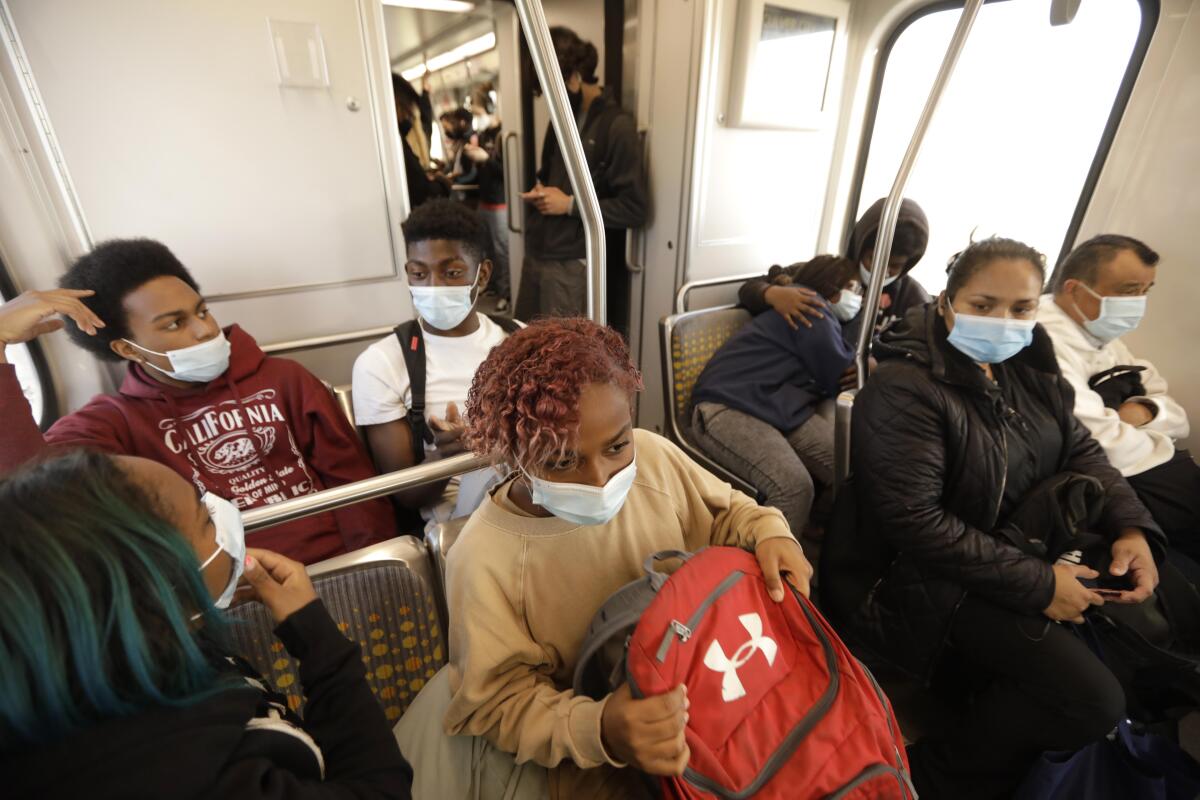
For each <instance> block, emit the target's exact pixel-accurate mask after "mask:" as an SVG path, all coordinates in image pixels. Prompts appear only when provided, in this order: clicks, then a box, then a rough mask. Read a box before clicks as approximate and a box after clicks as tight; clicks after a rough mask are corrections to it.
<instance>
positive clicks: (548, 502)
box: [525, 457, 637, 525]
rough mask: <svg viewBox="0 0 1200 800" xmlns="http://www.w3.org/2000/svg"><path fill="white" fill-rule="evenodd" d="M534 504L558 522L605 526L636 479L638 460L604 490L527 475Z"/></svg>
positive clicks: (610, 479)
mask: <svg viewBox="0 0 1200 800" xmlns="http://www.w3.org/2000/svg"><path fill="white" fill-rule="evenodd" d="M525 475H526V477H527V478H528V479H529V488H530V490H531V495H532V497H533V502H535V503H537V504H538V505H539V506H541V507H542V508H544V509H546V510H547V511H549V512H550V513H551V514H553V515H554V516H556V517H558V518H559V519H565V520H566V521H567V522H574V523H575V524H576V525H603V524H604V523H606V522H608V521H609V520H610V519H612V518H613V517H615V516H616V515H617V512H618V511H620V510H621V506H623V505H625V498H626V497H628V496H629V490H630V489H631V488H633V479H634V478H636V477H637V458H636V457H635V458H634V460H633V461H630V462H629V466H627V467H625V468H624V469H622V470H621V471H620V472H618V473H617V474H616V475H613V476H612V477H611V478H609V479H608V483H606V484H604V485H603V486H587V485H585V484H582V483H555V482H554V481H547V480H543V479H542V478H539V477H537V476H536V475H530V474H529V473H525Z"/></svg>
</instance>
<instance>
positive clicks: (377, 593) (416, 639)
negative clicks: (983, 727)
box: [229, 561, 446, 722]
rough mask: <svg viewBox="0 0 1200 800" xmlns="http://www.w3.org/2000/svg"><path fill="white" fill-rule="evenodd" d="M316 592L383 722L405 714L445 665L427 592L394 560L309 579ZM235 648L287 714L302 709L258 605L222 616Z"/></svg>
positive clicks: (293, 670) (286, 659) (290, 668)
mask: <svg viewBox="0 0 1200 800" xmlns="http://www.w3.org/2000/svg"><path fill="white" fill-rule="evenodd" d="M313 586H314V587H315V588H316V590H317V595H318V596H320V598H321V599H322V600H324V601H325V607H326V608H327V609H328V610H329V613H330V615H331V616H332V617H333V619H334V621H335V622H336V623H337V624H338V628H340V629H341V631H342V633H344V634H345V635H346V637H347V638H349V639H350V640H351V641H355V642H358V644H359V646H360V647H361V648H362V651H363V661H364V662H365V663H366V666H367V683H369V684H370V686H371V691H373V692H374V693H375V697H376V699H377V700H379V703H380V705H381V706H383V710H384V713H385V714H387V718H388V719H389V720H392V721H393V722H394V721H396V720H398V719H400V715H401V714H403V713H404V709H406V708H408V704H409V703H411V702H412V700H413V698H414V697H416V696H417V692H418V691H420V690H421V687H423V686H424V685H425V682H426V681H428V680H429V679H430V678H432V677H433V675H434V673H435V672H437V670H438V669H439V668H440V667H441V666H442V665H443V664H445V663H446V643H445V642H444V641H443V640H442V630H441V625H440V624H439V623H440V620H439V619H438V612H437V607H436V604H435V601H434V597H433V594H432V592H431V591H430V589H429V587H428V586H426V585H425V582H424V581H423V580H422V579H421V578H420V576H418V575H417V574H416V573H415V572H413V571H412V570H410V569H409V568H408V567H407V566H406V565H405V564H404V563H403V562H400V561H371V562H367V563H364V564H358V565H355V566H352V567H347V568H345V569H340V570H336V571H334V572H330V573H328V574H326V575H322V576H320V577H316V578H314V579H313ZM229 615H230V617H231V622H232V625H231V628H232V634H233V639H234V644H235V647H234V650H235V652H237V653H238V654H239V655H241V656H242V657H243V658H245V659H246V660H247V661H249V662H250V663H251V664H252V665H253V666H254V668H255V669H257V670H258V671H259V672H260V673H261V674H262V675H263V676H264V677H265V678H266V679H267V681H268V682H269V683H270V684H271V685H272V686H273V687H274V688H275V689H276V690H277V691H279V692H280V693H282V694H286V695H287V697H288V704H289V705H290V706H291V707H292V708H293V709H299V708H300V707H301V706H302V705H303V696H302V694H301V691H300V680H299V672H298V670H297V664H296V662H295V661H294V660H293V659H292V658H291V657H290V656H289V655H288V654H287V651H286V650H284V649H283V643H282V642H280V641H279V640H278V639H276V638H275V636H274V634H273V630H274V623H273V622H272V620H271V617H270V614H269V613H268V612H267V609H266V608H265V607H264V606H263V605H262V604H261V603H257V602H255V603H247V604H245V605H241V606H238V607H236V608H233V609H231V610H230V611H229Z"/></svg>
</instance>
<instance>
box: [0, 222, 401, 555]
mask: <svg viewBox="0 0 1200 800" xmlns="http://www.w3.org/2000/svg"><path fill="white" fill-rule="evenodd" d="M59 286H60V288H59V289H57V290H52V291H29V292H25V293H24V294H22V295H21V296H19V297H18V298H16V299H15V300H13V301H11V302H9V303H6V304H5V305H3V306H0V417H2V418H3V419H4V425H3V426H0V472H6V471H8V470H11V469H13V468H15V467H16V466H18V465H20V464H21V463H23V462H26V461H28V460H30V459H32V458H35V457H38V456H39V455H40V454H42V453H43V451H45V450H46V449H48V448H56V449H57V448H72V447H84V448H90V449H95V450H101V451H104V452H108V453H114V454H118V455H130V456H140V457H142V458H148V459H151V460H154V461H158V462H159V463H162V464H165V465H167V466H169V467H171V468H172V469H174V470H175V471H176V472H178V473H179V474H181V475H183V476H184V477H185V478H187V479H188V480H190V481H191V482H192V483H193V484H194V485H195V487H196V490H197V491H198V492H201V493H203V492H212V493H213V494H215V495H218V496H220V497H223V498H225V499H227V500H229V501H231V502H232V503H234V504H235V505H236V506H237V507H238V508H239V509H242V510H244V509H248V508H254V507H257V506H262V505H268V504H271V503H277V502H280V501H283V500H288V499H291V498H293V497H298V496H301V495H307V494H312V493H314V492H319V491H321V490H322V489H327V488H330V487H333V486H340V485H342V484H346V483H352V482H354V481H359V480H363V479H365V478H369V477H371V476H373V475H374V474H375V471H374V470H373V469H372V468H371V462H370V459H369V458H368V457H367V455H366V452H365V451H364V449H363V446H362V443H361V442H360V441H359V440H358V437H357V436H356V434H355V432H354V429H353V428H352V427H351V425H350V423H349V421H348V420H347V419H346V417H345V415H344V414H343V413H342V412H341V410H340V409H339V408H338V405H337V403H336V402H335V400H334V398H333V396H332V395H331V394H330V392H329V391H328V390H327V389H326V388H325V386H324V385H323V384H322V383H321V381H319V380H318V379H317V378H316V377H314V376H313V375H312V374H310V373H309V372H308V371H307V370H305V369H304V368H303V367H301V366H300V365H299V364H297V363H295V362H294V361H289V360H286V359H281V358H271V357H269V356H267V355H266V354H265V353H264V352H263V351H262V350H261V349H260V348H259V347H258V345H257V344H256V343H255V341H254V339H253V338H252V337H251V336H250V335H249V334H248V333H246V332H245V331H243V330H242V329H241V328H240V327H238V326H237V325H231V326H229V327H227V328H224V329H222V328H221V326H220V325H218V324H217V320H216V318H215V317H214V316H213V314H212V312H211V311H209V309H208V304H207V302H206V301H205V299H204V296H203V295H202V294H201V293H200V287H199V285H198V284H197V283H196V280H195V278H193V277H192V275H191V273H189V272H188V270H187V269H186V268H185V267H184V266H183V264H182V263H180V261H179V259H177V258H176V257H175V255H174V254H173V253H172V252H171V251H170V250H169V249H168V248H167V247H166V245H163V244H162V243H160V242H156V241H153V240H150V239H116V240H112V241H108V242H104V243H102V244H100V245H98V246H97V247H96V248H95V249H94V250H92V251H91V252H90V253H88V254H86V255H84V256H83V257H81V258H80V259H79V260H77V261H76V262H75V263H74V265H72V266H71V268H70V269H69V270H68V271H67V272H66V274H64V275H63V276H62V278H61V279H60V281H59ZM57 315H62V316H64V317H68V318H70V320H71V321H72V323H73V324H66V325H65V327H66V330H67V333H68V334H69V335H70V336H71V338H72V339H73V340H74V341H75V342H76V344H78V345H79V346H81V347H82V348H84V349H85V350H87V351H89V352H91V353H92V354H93V355H95V356H96V357H97V358H99V359H101V360H104V361H113V362H118V363H120V362H124V363H125V365H126V373H125V378H124V380H123V381H122V383H121V387H120V390H119V392H118V393H117V394H113V395H99V396H97V397H95V398H93V399H92V400H91V402H89V403H88V404H87V405H85V406H84V407H83V408H81V409H79V410H78V411H76V412H74V413H72V414H68V415H67V416H65V417H63V418H62V419H59V420H58V421H57V422H55V423H54V425H52V426H51V427H50V429H49V430H48V431H47V432H46V433H45V434H44V435H43V434H42V433H40V432H39V431H38V428H37V425H36V424H35V423H34V420H33V416H32V413H31V411H30V408H29V405H28V403H27V402H26V400H25V397H24V395H23V394H22V392H21V386H20V384H19V382H18V381H17V376H16V371H15V369H14V368H13V367H12V366H11V365H9V364H7V363H6V362H5V359H4V347H5V345H8V344H16V343H18V342H23V341H28V340H30V339H32V338H34V337H36V336H38V335H40V334H42V333H47V332H49V331H52V330H57V329H59V328H62V327H64V323H63V322H62V321H60V320H59V319H58V318H57ZM395 535H396V525H395V518H394V516H393V514H392V512H391V509H390V508H389V506H388V504H387V502H386V501H384V500H373V501H369V502H366V503H359V504H357V505H352V506H347V507H346V508H342V509H338V510H336V511H327V512H324V513H322V514H317V515H314V516H311V517H306V518H304V519H301V520H296V521H294V522H289V523H285V524H283V525H277V526H274V527H271V528H266V529H264V530H262V531H256V532H254V533H252V534H251V535H250V540H249V541H250V544H251V545H253V546H255V547H264V548H268V549H271V550H275V551H277V552H280V553H283V554H285V555H287V556H289V557H291V558H294V559H297V560H299V561H304V562H306V563H313V562H315V561H320V560H322V559H326V558H329V557H331V556H334V555H338V554H339V553H344V552H348V551H350V550H355V549H358V548H360V547H364V546H366V545H368V544H372V543H374V542H378V541H382V540H384V539H388V538H391V537H392V536H395Z"/></svg>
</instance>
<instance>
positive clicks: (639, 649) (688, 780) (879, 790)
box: [575, 547, 917, 800]
mask: <svg viewBox="0 0 1200 800" xmlns="http://www.w3.org/2000/svg"><path fill="white" fill-rule="evenodd" d="M667 558H681V559H683V560H684V564H683V566H681V567H680V568H679V569H678V570H677V571H676V572H675V573H674V574H673V575H671V576H670V578H668V577H667V576H665V575H662V574H660V573H658V572H656V571H655V570H654V566H653V565H654V562H655V561H659V560H664V559H667ZM646 573H647V576H646V577H645V578H643V579H641V580H639V581H635V582H634V583H631V584H629V585H627V586H625V587H623V588H622V589H620V590H619V591H617V592H616V593H615V594H614V595H613V596H612V597H611V598H610V599H609V601H608V602H606V603H605V605H604V607H603V608H601V609H600V611H599V612H598V613H597V615H596V617H595V619H594V620H593V621H592V625H591V628H590V629H589V631H588V636H587V639H586V640H585V642H584V646H583V649H582V650H581V653H580V660H579V664H578V666H577V668H576V672H575V690H576V691H577V692H580V693H583V694H590V695H592V696H595V697H600V696H603V695H604V694H606V693H607V692H608V691H611V690H612V689H614V688H616V685H618V684H619V683H620V682H621V681H622V679H624V680H628V681H629V683H630V688H631V689H632V690H633V694H634V696H635V697H649V696H653V695H658V694H663V693H665V692H669V691H670V690H672V689H674V688H675V687H676V686H678V685H679V684H680V683H685V684H687V690H688V699H689V700H690V701H691V704H690V705H691V707H690V709H689V712H688V716H689V719H688V725H687V733H686V736H687V743H688V747H689V748H690V749H691V758H690V760H689V762H688V767H687V770H686V771H685V772H684V774H683V776H682V777H679V778H664V779H663V784H662V788H663V796H664V797H669V798H713V797H716V798H723V799H725V800H734V799H735V798H747V797H755V798H784V797H786V798H789V800H800V799H801V798H889V799H890V798H896V799H897V800H909V799H910V798H913V799H914V800H915V798H916V796H917V795H916V792H915V791H914V789H913V787H912V782H911V780H910V779H909V776H908V761H907V758H906V756H905V753H904V742H903V740H902V739H901V737H900V728H899V725H898V724H897V723H896V718H895V716H894V715H893V714H892V708H891V705H890V704H889V703H888V700H887V698H886V697H885V696H884V694H883V691H882V690H881V689H880V688H879V685H878V684H877V683H876V682H875V679H874V678H873V677H872V676H871V673H870V672H868V671H867V669H866V668H865V667H864V666H863V665H862V664H860V663H859V662H858V660H857V659H856V658H855V657H854V656H853V655H851V653H850V651H849V649H848V648H847V647H846V646H845V645H844V644H842V641H841V640H840V639H838V637H837V635H836V634H835V633H834V632H833V629H832V628H830V627H829V624H828V623H827V622H826V621H825V619H824V618H823V617H822V616H821V615H820V613H818V612H817V610H816V609H815V608H814V607H813V606H812V604H811V603H810V602H809V601H808V600H806V599H805V598H804V597H802V596H801V595H800V594H799V593H798V592H795V591H792V592H791V593H790V595H789V597H787V598H786V599H785V600H784V601H783V602H782V603H776V602H774V601H773V600H771V598H770V597H769V596H768V595H767V589H766V584H765V581H764V580H763V576H762V571H761V570H760V569H759V566H758V561H757V559H756V558H755V557H754V556H753V555H752V554H750V553H747V552H745V551H744V550H738V549H735V548H730V547H710V548H707V549H705V550H702V551H700V552H699V553H697V554H695V555H689V554H686V553H680V552H677V551H667V552H663V553H656V554H654V555H652V556H651V557H650V558H648V559H647V560H646Z"/></svg>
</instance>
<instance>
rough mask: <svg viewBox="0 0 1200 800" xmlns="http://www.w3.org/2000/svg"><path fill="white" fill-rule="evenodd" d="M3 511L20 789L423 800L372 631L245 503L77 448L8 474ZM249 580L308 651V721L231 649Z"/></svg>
mask: <svg viewBox="0 0 1200 800" xmlns="http://www.w3.org/2000/svg"><path fill="white" fill-rule="evenodd" d="M0 519H3V520H4V523H3V525H0V586H3V587H4V591H3V592H0V686H2V687H3V691H0V775H3V776H4V777H3V781H2V782H0V791H2V792H3V794H4V797H6V798H10V799H11V800H16V798H38V800H46V798H72V800H73V799H74V798H89V800H101V798H123V799H126V798H164V797H169V798H176V799H178V800H191V799H192V798H196V799H197V800H199V798H212V799H213V800H217V799H218V798H220V800H226V799H227V798H261V799H263V800H267V799H270V800H283V798H289V800H321V799H322V798H329V800H334V799H335V798H357V800H375V799H377V800H383V798H390V799H391V800H406V799H408V798H410V785H411V781H412V770H411V769H410V768H409V765H408V763H407V762H406V761H405V760H404V757H403V756H402V755H401V754H400V748H399V746H398V745H397V744H396V741H395V739H394V738H393V736H392V730H391V725H390V724H389V723H388V721H387V719H386V718H385V716H384V712H383V709H382V708H381V707H380V705H379V704H378V703H377V702H376V700H375V698H374V697H373V696H372V694H371V689H370V687H369V686H368V685H367V681H366V668H365V667H364V665H363V660H362V653H361V650H360V648H359V646H358V644H357V643H355V642H351V641H349V640H348V639H346V637H345V636H343V635H342V633H341V632H340V631H339V630H338V628H337V625H335V624H334V622H333V620H332V619H331V618H330V616H329V613H328V612H327V611H326V610H325V607H324V606H323V605H322V603H321V601H320V600H319V599H317V596H316V593H315V592H314V591H313V586H312V583H310V582H309V580H308V576H307V575H306V574H305V572H304V567H303V565H301V564H299V563H297V562H295V561H292V560H290V559H287V558H284V557H283V556H280V555H278V554H276V553H272V552H270V551H267V550H258V549H255V548H250V549H247V548H246V547H245V538H244V534H243V532H242V526H241V517H240V514H239V513H238V511H237V509H236V508H235V507H234V506H233V505H232V504H230V503H229V502H227V501H225V500H222V499H220V498H217V497H215V496H214V495H212V494H206V495H204V496H197V493H196V490H195V489H194V488H193V487H192V486H191V484H189V483H188V482H187V481H186V480H184V479H183V478H182V477H180V476H179V475H178V474H177V473H175V472H174V471H173V470H171V469H170V468H169V467H165V466H163V465H161V464H158V463H156V462H153V461H149V460H147V459H143V458H134V457H130V456H110V455H105V454H102V453H95V452H88V451H84V450H76V451H72V452H71V453H69V454H67V455H65V456H59V457H57V458H54V459H51V460H48V461H41V462H38V463H36V464H34V465H32V466H26V467H24V468H23V469H21V470H19V471H17V472H15V473H13V474H11V475H9V476H8V477H6V478H5V479H4V480H3V481H0ZM241 576H244V577H245V579H246V580H247V581H248V582H249V584H250V586H251V587H253V589H254V590H255V592H256V593H257V595H258V597H259V598H260V599H261V600H262V602H263V603H264V604H265V605H266V607H267V608H268V609H269V610H270V612H271V614H272V616H273V617H274V618H275V620H276V622H277V623H278V627H277V628H276V629H275V632H276V635H277V636H278V637H279V638H280V639H281V640H282V642H283V644H284V646H285V647H286V648H287V650H288V652H289V653H290V654H291V655H292V656H293V657H294V658H296V659H297V660H298V661H299V662H300V682H301V684H302V686H303V689H304V697H305V701H306V702H305V706H304V718H303V719H301V718H300V717H298V716H297V715H296V714H294V713H292V712H291V711H290V710H289V708H288V704H287V699H286V698H284V697H283V696H281V695H279V694H276V693H274V692H272V691H271V690H270V688H269V687H268V686H267V684H266V682H265V681H264V680H263V679H262V677H261V676H259V675H257V674H255V672H254V670H253V669H251V668H250V666H249V665H248V664H246V663H245V662H244V661H242V660H241V659H238V658H237V657H235V656H234V655H233V654H232V651H231V650H230V648H229V645H228V637H227V631H226V627H227V625H228V623H227V622H226V621H225V620H224V615H223V614H222V613H221V612H220V611H219V610H218V609H221V608H225V607H227V606H228V605H229V603H230V601H231V599H232V598H233V595H234V592H235V590H236V588H237V586H238V582H239V577H241Z"/></svg>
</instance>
